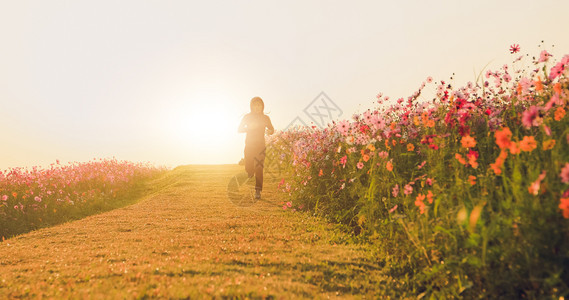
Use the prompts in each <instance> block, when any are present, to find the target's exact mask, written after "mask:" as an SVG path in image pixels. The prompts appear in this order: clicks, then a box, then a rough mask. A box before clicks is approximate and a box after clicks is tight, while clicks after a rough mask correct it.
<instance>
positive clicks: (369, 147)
mask: <svg viewBox="0 0 569 300" xmlns="http://www.w3.org/2000/svg"><path fill="white" fill-rule="evenodd" d="M367 148H368V149H369V151H371V152H373V151H375V146H374V145H373V144H369V145H367Z"/></svg>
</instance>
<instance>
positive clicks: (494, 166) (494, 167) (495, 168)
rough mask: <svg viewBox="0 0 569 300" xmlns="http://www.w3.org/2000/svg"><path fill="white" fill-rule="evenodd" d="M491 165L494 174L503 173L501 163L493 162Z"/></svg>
mask: <svg viewBox="0 0 569 300" xmlns="http://www.w3.org/2000/svg"><path fill="white" fill-rule="evenodd" d="M490 167H491V168H492V171H494V174H496V175H500V174H502V169H501V168H500V167H502V165H501V164H497V163H493V164H490Z"/></svg>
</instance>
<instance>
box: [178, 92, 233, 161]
mask: <svg viewBox="0 0 569 300" xmlns="http://www.w3.org/2000/svg"><path fill="white" fill-rule="evenodd" d="M241 115H242V113H241V114H240V110H239V109H238V108H237V105H236V104H235V102H233V101H231V100H230V98H227V97H222V96H218V95H204V96H202V97H196V100H194V101H188V102H187V104H185V105H184V106H183V107H179V108H178V109H177V111H175V112H173V114H172V116H173V119H172V120H171V121H172V122H171V124H172V126H171V127H172V128H171V132H172V133H173V136H174V138H175V140H176V143H179V145H180V147H182V148H183V149H184V150H185V151H188V153H187V154H188V163H192V164H218V163H237V162H238V160H239V157H240V156H241V153H242V152H243V151H242V149H240V147H241V145H240V144H241V143H242V140H243V138H242V137H241V136H240V135H239V134H238V133H237V127H238V125H239V122H240V116H241Z"/></svg>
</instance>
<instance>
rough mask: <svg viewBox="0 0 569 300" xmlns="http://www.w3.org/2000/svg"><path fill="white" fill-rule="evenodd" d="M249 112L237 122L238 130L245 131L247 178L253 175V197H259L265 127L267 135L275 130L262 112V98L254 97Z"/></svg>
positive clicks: (263, 104)
mask: <svg viewBox="0 0 569 300" xmlns="http://www.w3.org/2000/svg"><path fill="white" fill-rule="evenodd" d="M250 107H251V112H250V113H248V114H246V115H245V116H244V117H243V119H242V120H241V124H239V129H238V132H240V133H242V132H245V133H247V135H246V137H245V151H244V152H245V171H246V172H247V175H249V178H252V177H253V176H255V199H261V191H262V190H263V167H264V165H263V164H264V163H265V129H266V133H267V134H268V135H271V134H273V133H274V132H275V129H274V128H273V124H272V123H271V119H270V118H269V116H267V115H265V113H264V112H263V111H264V110H265V103H264V102H263V99H261V98H259V97H254V98H253V99H251V103H250Z"/></svg>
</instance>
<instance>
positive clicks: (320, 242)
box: [0, 165, 388, 299]
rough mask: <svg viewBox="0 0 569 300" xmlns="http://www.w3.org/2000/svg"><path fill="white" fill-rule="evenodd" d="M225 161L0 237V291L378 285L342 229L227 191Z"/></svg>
mask: <svg viewBox="0 0 569 300" xmlns="http://www.w3.org/2000/svg"><path fill="white" fill-rule="evenodd" d="M240 172H242V167H241V166H237V165H218V166H193V165H192V166H182V167H178V168H176V169H174V170H172V171H169V172H168V173H166V174H165V175H164V176H162V177H160V178H159V179H156V180H154V181H153V182H150V183H148V186H147V187H146V189H147V192H146V194H145V196H144V197H143V198H141V199H140V200H139V201H137V202H136V203H135V204H133V205H130V206H127V207H123V208H119V209H115V210H113V211H109V212H106V213H102V214H98V215H94V216H90V217H87V218H85V219H82V220H78V221H74V222H69V223H65V224H61V225H58V226H54V227H51V228H44V229H41V230H37V231H34V232H30V233H27V234H24V235H20V236H16V237H13V238H10V239H7V240H6V241H4V242H2V243H0V253H1V254H0V298H38V299H41V298H57V299H66V298H90V299H103V298H104V299H107V298H120V299H123V298H154V297H160V298H188V297H190V298H202V297H203V298H211V297H212V296H213V297H220V298H225V297H237V298H298V297H305V298H314V297H316V298H328V297H332V298H333V297H342V298H344V297H351V296H354V297H358V298H361V297H362V296H364V295H367V296H372V297H373V296H381V295H385V293H386V291H387V290H388V288H387V286H385V287H384V291H379V290H378V288H379V287H380V286H384V285H385V284H387V283H388V279H387V278H386V277H385V276H383V275H382V270H381V268H380V267H379V266H377V265H374V264H373V263H372V262H371V260H369V258H368V254H367V253H368V252H367V251H366V249H364V248H362V247H361V246H357V245H355V244H353V243H350V242H347V241H348V240H349V236H347V235H345V234H343V233H341V232H340V231H339V230H336V229H335V228H333V227H332V225H329V224H327V223H325V222H323V221H319V220H318V219H316V218H313V217H310V216H308V215H306V214H305V213H299V212H291V211H289V210H287V211H283V209H282V202H283V201H284V198H283V196H282V195H281V194H278V192H277V189H276V186H277V183H278V182H277V180H276V179H274V180H271V178H270V177H269V178H267V179H266V181H265V190H264V192H263V199H261V200H260V201H259V202H257V203H254V204H253V205H249V206H238V205H235V204H234V203H233V202H232V201H230V199H229V197H228V193H227V186H228V182H230V179H231V178H232V177H233V176H234V175H236V174H238V173H240Z"/></svg>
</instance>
